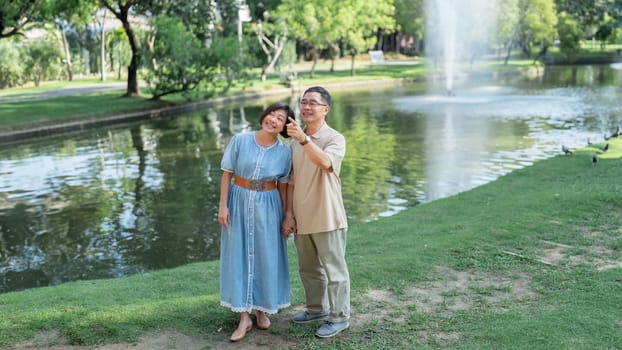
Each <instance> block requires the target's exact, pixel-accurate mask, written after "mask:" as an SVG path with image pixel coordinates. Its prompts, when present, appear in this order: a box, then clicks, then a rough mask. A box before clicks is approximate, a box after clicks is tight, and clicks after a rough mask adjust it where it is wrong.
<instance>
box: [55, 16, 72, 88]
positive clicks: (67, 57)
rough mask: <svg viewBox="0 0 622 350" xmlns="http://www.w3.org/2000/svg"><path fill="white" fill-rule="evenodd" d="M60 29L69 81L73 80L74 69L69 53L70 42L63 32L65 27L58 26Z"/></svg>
mask: <svg viewBox="0 0 622 350" xmlns="http://www.w3.org/2000/svg"><path fill="white" fill-rule="evenodd" d="M58 29H60V36H61V38H62V40H63V49H64V51H65V64H66V66H67V80H69V81H72V80H73V67H72V65H71V52H69V42H68V41H67V36H66V35H65V31H64V30H63V25H62V24H60V23H59V24H58Z"/></svg>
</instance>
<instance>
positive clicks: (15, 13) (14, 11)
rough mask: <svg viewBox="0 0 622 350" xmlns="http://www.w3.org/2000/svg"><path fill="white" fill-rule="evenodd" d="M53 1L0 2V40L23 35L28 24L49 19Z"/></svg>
mask: <svg viewBox="0 0 622 350" xmlns="http://www.w3.org/2000/svg"><path fill="white" fill-rule="evenodd" d="M52 1H53V0H0V39H2V38H8V37H11V36H14V35H23V30H24V29H25V27H26V26H27V25H28V24H29V23H34V22H37V21H45V20H46V19H48V18H49V16H50V14H51V13H52V11H50V4H51V2H52Z"/></svg>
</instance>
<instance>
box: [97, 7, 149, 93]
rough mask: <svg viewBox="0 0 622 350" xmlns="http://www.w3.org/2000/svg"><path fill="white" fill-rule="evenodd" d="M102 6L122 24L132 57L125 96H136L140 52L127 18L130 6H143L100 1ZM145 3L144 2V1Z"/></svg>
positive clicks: (128, 68) (128, 69)
mask: <svg viewBox="0 0 622 350" xmlns="http://www.w3.org/2000/svg"><path fill="white" fill-rule="evenodd" d="M101 1H102V4H103V5H104V6H105V7H106V8H107V9H108V10H110V12H112V13H113V14H114V15H115V17H117V19H119V20H120V21H121V23H122V24H123V30H124V31H125V34H126V35H127V40H128V43H129V44H130V49H131V50H132V57H131V58H130V64H129V65H128V67H127V89H126V92H125V96H128V97H129V96H137V95H139V94H140V93H139V91H138V65H139V63H140V50H139V46H138V40H137V39H136V33H135V32H134V28H133V27H132V25H131V24H130V20H129V16H130V9H131V8H132V6H135V5H139V4H141V3H142V4H145V2H141V0H125V1H124V0H101ZM145 1H146V0H145Z"/></svg>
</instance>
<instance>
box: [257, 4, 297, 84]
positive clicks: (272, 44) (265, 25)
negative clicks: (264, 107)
mask: <svg viewBox="0 0 622 350" xmlns="http://www.w3.org/2000/svg"><path fill="white" fill-rule="evenodd" d="M253 31H254V33H255V36H256V37H257V41H258V42H259V46H260V47H261V49H262V51H263V53H264V54H265V56H266V60H265V62H266V64H265V65H263V66H262V72H261V80H262V81H263V80H266V74H267V71H268V70H270V69H271V68H274V67H275V66H276V64H277V62H278V60H279V58H280V57H281V54H282V53H283V50H284V48H285V46H286V45H287V42H288V34H289V33H288V30H287V25H286V23H285V20H284V19H283V18H280V17H274V16H271V15H270V14H269V13H267V11H266V12H264V13H262V14H261V16H259V18H257V19H255V23H253Z"/></svg>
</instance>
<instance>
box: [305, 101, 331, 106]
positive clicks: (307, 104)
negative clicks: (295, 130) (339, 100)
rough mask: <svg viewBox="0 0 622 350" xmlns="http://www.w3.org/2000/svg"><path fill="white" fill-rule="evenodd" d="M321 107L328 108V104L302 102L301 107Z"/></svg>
mask: <svg viewBox="0 0 622 350" xmlns="http://www.w3.org/2000/svg"><path fill="white" fill-rule="evenodd" d="M320 106H328V105H326V104H323V103H319V102H315V101H300V107H311V108H317V107H320Z"/></svg>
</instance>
